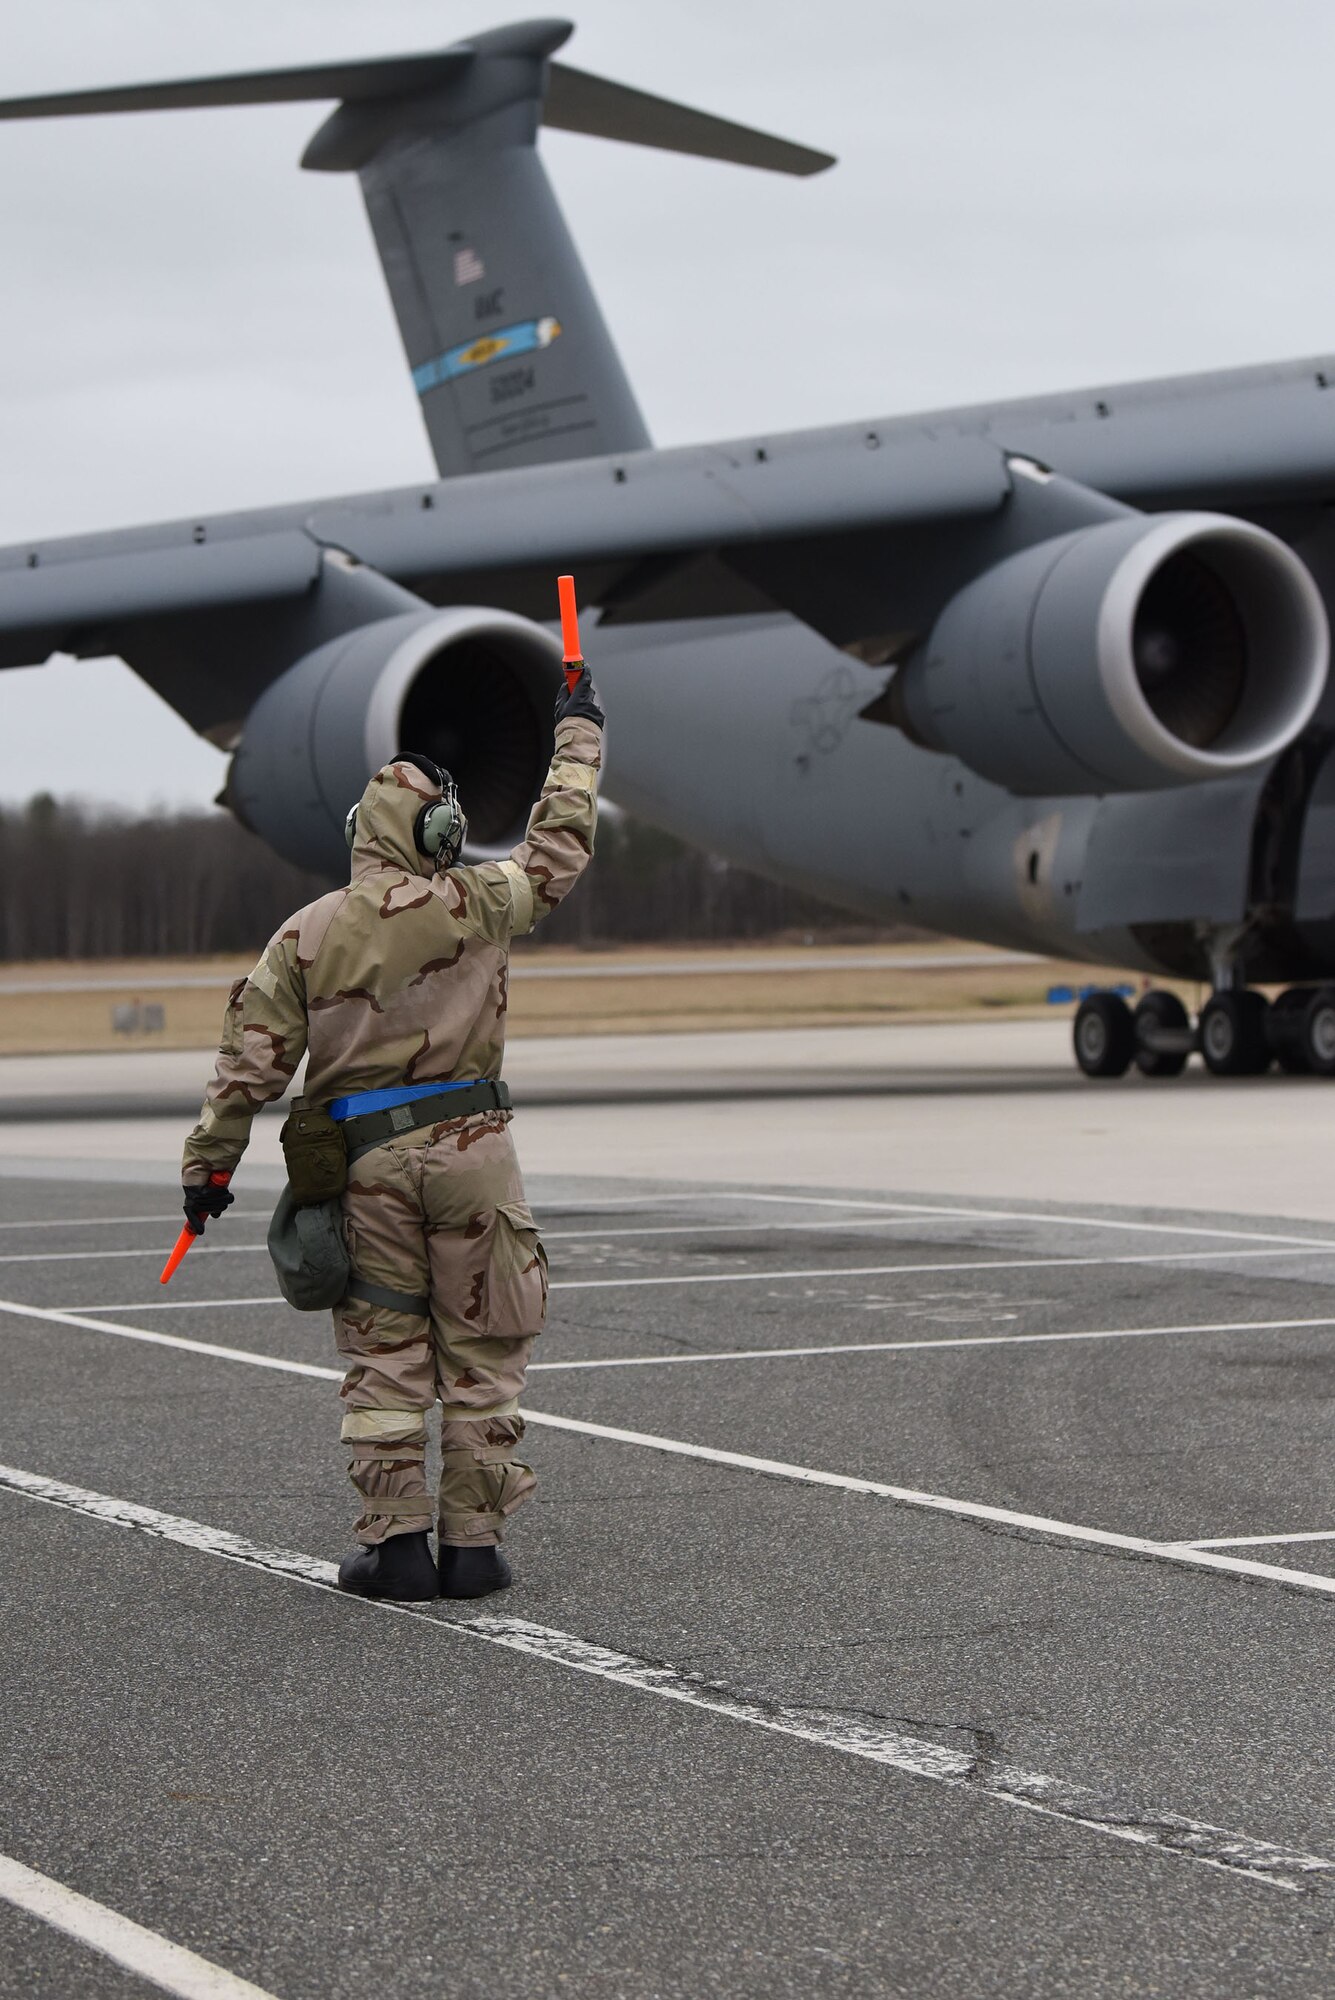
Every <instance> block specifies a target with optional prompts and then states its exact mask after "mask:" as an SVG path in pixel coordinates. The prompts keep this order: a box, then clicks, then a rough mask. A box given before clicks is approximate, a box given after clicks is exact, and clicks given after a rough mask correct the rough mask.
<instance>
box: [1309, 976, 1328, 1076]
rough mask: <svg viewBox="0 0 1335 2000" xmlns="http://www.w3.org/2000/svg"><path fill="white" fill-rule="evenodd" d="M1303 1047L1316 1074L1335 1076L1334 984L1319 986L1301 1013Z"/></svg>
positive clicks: (1310, 1067)
mask: <svg viewBox="0 0 1335 2000" xmlns="http://www.w3.org/2000/svg"><path fill="white" fill-rule="evenodd" d="M1302 1051H1303V1054H1304V1056H1305V1057H1306V1058H1307V1067H1308V1068H1309V1069H1310V1070H1311V1071H1312V1073H1313V1075H1315V1076H1335V986H1319V987H1318V988H1317V990H1316V992H1315V993H1314V994H1313V995H1312V996H1311V998H1310V999H1309V1000H1308V1003H1307V1007H1306V1010H1305V1012H1304V1014H1303V1017H1302Z"/></svg>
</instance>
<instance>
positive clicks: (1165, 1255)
mask: <svg viewBox="0 0 1335 2000" xmlns="http://www.w3.org/2000/svg"><path fill="white" fill-rule="evenodd" d="M559 1240H560V1239H559V1238H558V1237H553V1236H550V1235H548V1236H544V1238H543V1241H544V1242H546V1243H552V1242H557V1241H559ZM251 1247H252V1246H250V1245H247V1244H228V1245H227V1246H226V1248H228V1249H229V1250H247V1249H251ZM264 1248H265V1245H263V1244H257V1245H255V1246H254V1250H255V1251H259V1250H263V1249H264ZM110 1254H111V1255H112V1256H114V1257H138V1256H161V1254H162V1252H161V1248H160V1247H159V1248H157V1249H154V1250H152V1251H138V1250H114V1251H112V1252H110ZM190 1254H191V1256H192V1257H193V1256H199V1257H206V1256H208V1255H209V1251H208V1249H207V1248H204V1249H201V1250H192V1251H191V1253H190ZM1313 1254H1318V1253H1314V1252H1313V1251H1311V1250H1306V1249H1304V1250H1297V1249H1291V1248H1288V1247H1283V1248H1280V1249H1273V1248H1267V1249H1264V1250H1147V1251H1144V1252H1143V1253H1136V1254H1131V1255H1127V1256H1122V1257H992V1258H976V1257H952V1258H946V1259H942V1260H936V1261H933V1262H931V1263H927V1264H831V1265H829V1266H821V1267H820V1268H818V1269H815V1270H810V1271H770V1270H766V1269H764V1268H761V1269H759V1270H755V1271H686V1272H681V1273H671V1274H668V1275H665V1276H655V1277H649V1278H553V1279H552V1282H551V1285H550V1287H549V1289H550V1290H551V1291H553V1292H599V1291H601V1292H609V1291H617V1290H618V1289H620V1288H623V1287H627V1286H630V1287H637V1288H640V1287H644V1286H654V1285H762V1284H764V1283H766V1282H767V1281H768V1282H770V1283H772V1284H776V1285H777V1284H780V1283H782V1282H785V1281H787V1282H796V1281H802V1282H804V1283H810V1282H811V1280H813V1279H829V1280H837V1279H840V1278H898V1277H904V1278H921V1277H940V1276H942V1275H943V1274H951V1273H958V1272H962V1273H966V1274H967V1273H968V1272H970V1271H1093V1270H1106V1269H1108V1268H1110V1267H1112V1266H1114V1265H1118V1264H1137V1265H1139V1264H1209V1263H1217V1262H1218V1261H1219V1260H1220V1259H1221V1258H1223V1259H1227V1260H1229V1261H1236V1260H1239V1259H1243V1258H1245V1259H1248V1260H1249V1261H1250V1260H1252V1259H1255V1258H1257V1257H1299V1256H1303V1257H1310V1256H1312V1255H1313ZM1319 1254H1323V1255H1325V1256H1335V1243H1325V1244H1322V1245H1321V1248H1320V1253H1319ZM69 1255H70V1257H71V1258H72V1259H73V1260H75V1261H77V1260H80V1259H83V1258H85V1257H88V1258H93V1259H95V1258H96V1256H97V1252H96V1251H83V1250H76V1251H73V1252H71V1253H69ZM64 1261H66V1260H65V1258H64V1257H61V1256H51V1257H46V1256H42V1255H38V1256H36V1257H32V1256H26V1255H25V1256H21V1257H0V1264H24V1263H40V1264H59V1263H62V1262H64ZM177 1303H178V1301H177V1300H174V1299H142V1300H139V1299H136V1300H134V1301H132V1302H131V1303H130V1304H129V1305H121V1304H119V1303H118V1302H117V1301H116V1300H114V1299H113V1300H112V1301H111V1302H110V1303H109V1304H101V1305H95V1306H90V1307H89V1308H88V1310H89V1311H90V1312H161V1311H163V1310H164V1309H165V1308H166V1307H168V1306H171V1305H175V1304H177ZM179 1303H180V1304H182V1305H184V1306H186V1307H191V1306H193V1307H194V1308H195V1309H196V1310H198V1309H200V1308H202V1307H205V1306H274V1305H282V1303H283V1299H282V1296H281V1294H280V1293H277V1292H261V1293H257V1294H255V1295H253V1296H250V1297H246V1298H234V1299H183V1300H181V1301H179Z"/></svg>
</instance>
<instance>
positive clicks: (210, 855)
mask: <svg viewBox="0 0 1335 2000" xmlns="http://www.w3.org/2000/svg"><path fill="white" fill-rule="evenodd" d="M330 886H331V884H330V882H329V881H328V879H327V878H326V877H324V876H320V875H312V874H309V873H307V872H306V871H305V870H303V869H300V868H295V867H293V866H292V864H291V863H290V862H287V861H283V860H281V859H280V858H279V856H278V855H276V854H274V853H273V852H272V850H271V849H270V848H268V847H266V846H265V844H264V842H263V841H261V840H258V839H257V838H256V837H255V835H254V834H251V833H247V832H246V830H245V828H244V827H242V826H241V825H240V824H239V823H238V822H237V821H236V820H234V819H233V818H232V817H231V816H230V815H229V814H227V813H223V812H175V813H154V814H149V815H147V816H142V817H132V816H130V815H125V814H118V813H114V812H110V811H103V810H90V809H88V808H86V807H82V806H79V805H76V804H72V803H69V802H67V801H62V800H57V799H54V798H52V797H51V796H50V795H49V794H47V793H42V794H40V795H39V796H37V797H36V798H33V799H31V800H29V801H28V803H27V804H26V805H22V806H12V807H0V959H6V960H15V959H50V958H149V957H159V956H172V957H184V956H195V955H203V954H213V953H218V954H224V953H238V954H240V953H245V952H251V951H254V952H258V951H259V950H260V948H261V946H262V945H263V944H264V943H265V941H266V940H267V939H268V938H269V937H271V936H272V934H273V932H274V931H275V930H277V928H278V927H279V925H280V924H281V923H282V922H283V920H284V919H285V918H286V917H288V916H289V915H290V914H291V913H292V911H293V910H295V909H298V908H300V906H301V905H302V904H303V903H308V902H310V901H311V900H312V899H313V898H314V897H316V896H320V895H323V894H324V892H325V891H326V890H327V889H328V888H329V887H330ZM795 929H796V930H801V931H804V932H812V933H815V934H824V935H829V934H830V933H832V932H840V933H845V934H848V933H850V932H851V933H857V934H862V933H863V932H865V930H866V927H865V926H861V925H859V924H858V922H857V920H856V919H853V918H850V917H849V916H848V914H847V912H845V911H841V910H837V909H834V908H833V907H831V906H830V905H828V904H825V903H821V902H817V901H816V900H815V899H814V898H811V897H807V896H799V895H797V894H795V893H794V892H793V891H792V890H790V889H785V888H782V887H781V886H780V885H778V884H777V883H774V882H768V881H766V880H765V879H764V878H763V877H761V876H758V875H753V874H750V873H749V872H748V871H747V870H745V869H742V868H734V867H732V866H731V865H730V864H729V863H728V862H726V861H724V860H722V859H720V858H719V857H718V856H716V855H709V854H702V853H700V852H699V850H698V849H696V848H692V847H688V846H687V845H686V844H685V842H683V841H680V840H677V839H675V838H674V837H673V836H672V835H671V834H667V833H660V832H659V831H657V830H656V829H655V828H653V827H649V826H646V825H644V824H643V823H641V822H638V821H635V820H633V819H630V818H629V817H627V816H624V815H618V816H617V817H616V818H615V819H611V818H609V819H608V820H607V821H605V822H604V824H603V825H601V826H600V827H599V833H598V857H597V861H596V863H595V865H594V867H593V868H592V869H591V870H590V871H589V874H588V876H587V877H586V878H585V880H584V881H583V882H581V884H580V887H579V890H578V893H577V894H575V895H574V896H572V897H570V898H569V900H568V901H567V902H565V903H564V904H562V906H561V907H560V908H559V909H558V910H556V911H555V912H554V914H553V915H552V916H550V917H549V918H548V919H547V920H546V921H545V922H544V923H543V925H542V926H541V929H540V931H539V933H538V937H539V939H540V940H541V941H542V942H544V943H547V944H554V945H555V944H564V945H572V944H574V945H585V946H598V945H609V944H618V943H634V944H668V943H676V942H691V943H709V942H719V943H723V942H726V941H729V940H741V939H748V938H751V939H754V938H763V937H772V936H774V935H775V934H776V933H778V932H781V931H791V930H795Z"/></svg>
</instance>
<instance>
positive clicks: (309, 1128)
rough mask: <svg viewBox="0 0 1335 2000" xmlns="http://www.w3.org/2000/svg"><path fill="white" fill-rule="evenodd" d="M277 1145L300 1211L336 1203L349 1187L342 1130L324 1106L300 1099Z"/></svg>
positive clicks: (293, 1197)
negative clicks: (316, 1203) (309, 1207)
mask: <svg viewBox="0 0 1335 2000" xmlns="http://www.w3.org/2000/svg"><path fill="white" fill-rule="evenodd" d="M278 1143H279V1144H280V1146H281V1147H282V1149H283V1158H284V1159H285V1160H286V1161H287V1185H288V1188H289V1190H290V1192H291V1195H292V1199H293V1201H295V1202H296V1203H297V1205H298V1206H299V1207H302V1208H304V1207H305V1206H306V1204H307V1203H308V1202H324V1201H337V1199H338V1197H339V1196H340V1195H341V1194H342V1192H343V1190H344V1188H345V1187H346V1186H347V1184H348V1149H347V1147H346V1145H345V1144H344V1141H343V1128H342V1126H341V1125H339V1124H337V1123H336V1122H335V1120H334V1119H332V1118H331V1117H330V1116H329V1113H328V1111H327V1110H326V1109H325V1107H324V1106H323V1105H322V1104H312V1103H311V1102H310V1100H309V1099H308V1098H305V1097H299V1098H298V1099H297V1101H296V1103H295V1104H294V1105H293V1106H292V1109H291V1110H290V1111H289V1112H288V1114H287V1117H286V1118H285V1120H284V1121H283V1129H282V1131H281V1132H280V1133H279V1135H278Z"/></svg>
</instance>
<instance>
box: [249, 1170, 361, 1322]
mask: <svg viewBox="0 0 1335 2000" xmlns="http://www.w3.org/2000/svg"><path fill="white" fill-rule="evenodd" d="M269 1256H270V1258H271V1259H272V1260H273V1268H274V1275H275V1277H276V1278H277V1279H278V1289H279V1291H280V1292H281V1293H282V1294H283V1297H284V1298H285V1299H286V1300H287V1302H288V1304H289V1305H290V1306H295V1307H296V1309H297V1311H298V1312H326V1311H328V1310H329V1308H330V1307H332V1306H336V1305H338V1304H339V1302H340V1301H341V1300H342V1299H343V1298H344V1297H346V1295H347V1289H348V1283H349V1279H350V1277H351V1265H350V1262H349V1259H348V1245H347V1239H346V1237H345V1235H344V1231H343V1205H342V1203H341V1202H340V1201H339V1200H338V1198H337V1197H336V1196H335V1197H334V1198H333V1199H331V1200H329V1201H316V1202H298V1201H297V1200H296V1198H295V1196H294V1195H293V1193H292V1190H291V1188H290V1187H285V1188H284V1189H283V1192H282V1193H281V1194H280V1195H279V1197H278V1206H277V1208H276V1209H275V1210H274V1212H273V1220H272V1221H271V1222H270V1224H269Z"/></svg>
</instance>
